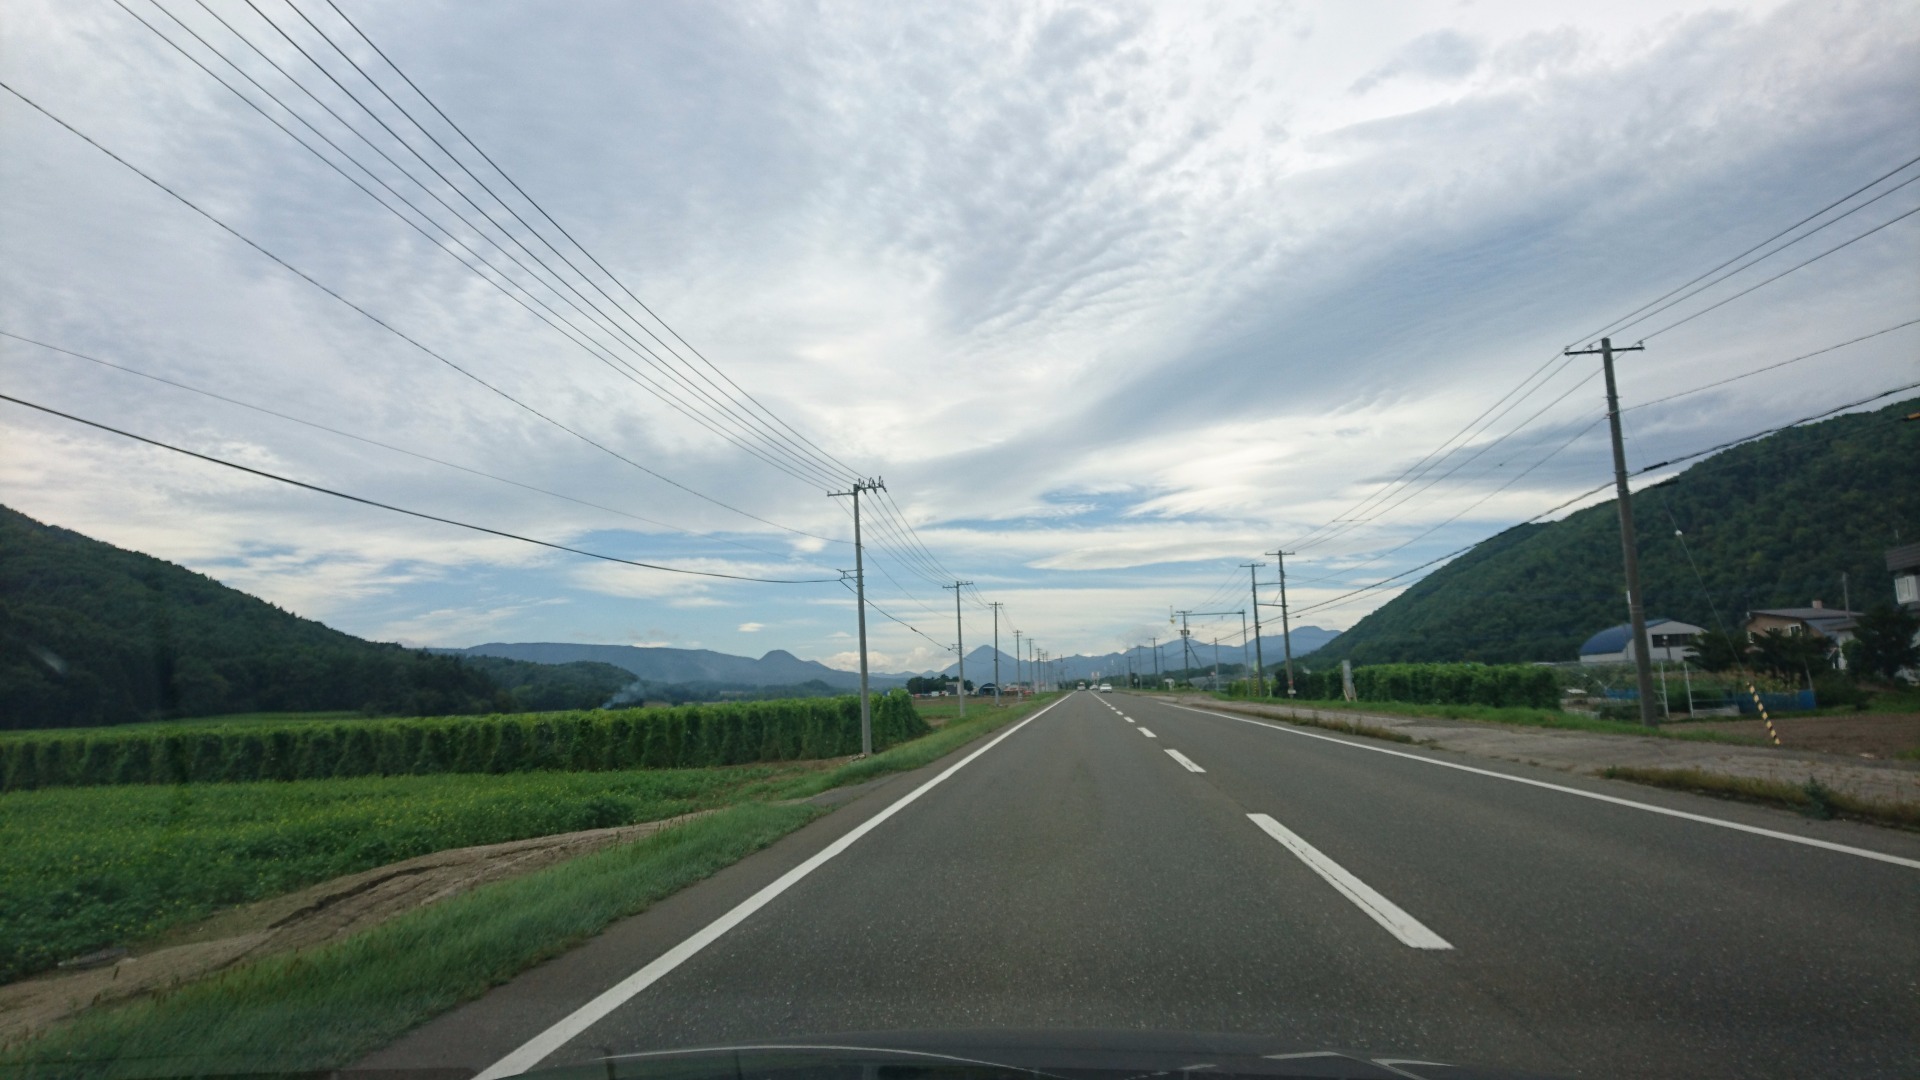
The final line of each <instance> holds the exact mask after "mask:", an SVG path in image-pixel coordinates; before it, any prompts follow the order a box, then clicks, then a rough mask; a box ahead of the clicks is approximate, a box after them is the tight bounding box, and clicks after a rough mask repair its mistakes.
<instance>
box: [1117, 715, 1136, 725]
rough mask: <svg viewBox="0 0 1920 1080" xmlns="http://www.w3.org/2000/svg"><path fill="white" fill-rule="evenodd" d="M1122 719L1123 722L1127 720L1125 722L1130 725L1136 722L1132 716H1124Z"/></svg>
mask: <svg viewBox="0 0 1920 1080" xmlns="http://www.w3.org/2000/svg"><path fill="white" fill-rule="evenodd" d="M1120 719H1122V720H1125V721H1126V722H1127V723H1129V724H1131V723H1133V722H1134V719H1133V717H1131V716H1123V717H1121V718H1120Z"/></svg>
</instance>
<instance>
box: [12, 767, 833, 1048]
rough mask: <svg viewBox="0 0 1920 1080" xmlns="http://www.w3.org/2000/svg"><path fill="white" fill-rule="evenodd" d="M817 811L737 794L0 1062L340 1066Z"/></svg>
mask: <svg viewBox="0 0 1920 1080" xmlns="http://www.w3.org/2000/svg"><path fill="white" fill-rule="evenodd" d="M389 782H390V781H389ZM819 813H820V810H819V809H818V808H817V807H812V806H804V805H803V806H775V805H767V804H764V803H754V804H748V805H744V806H736V807H733V808H731V809H728V810H725V811H722V812H721V813H718V814H713V815H711V816H708V817H704V818H701V819H699V820H697V821H691V822H688V823H686V824H684V825H680V826H677V827H675V828H672V829H667V830H664V831H662V832H660V833H658V834H656V835H654V836H650V837H648V838H646V839H644V840H641V841H640V842H638V843H634V844H626V845H621V846H618V847H613V848H609V849H607V850H604V851H599V852H595V853H594V854H591V855H586V856H583V857H581V858H578V859H571V860H569V861H567V862H564V863H561V864H560V865H558V866H553V867H549V868H547V869H546V870H542V871H540V872H538V873H535V874H531V875H528V876H527V877H524V878H519V879H515V880H511V881H503V882H499V883H496V884H493V885H489V886H485V887H482V888H479V889H475V890H474V891H472V892H469V893H466V894H464V895H461V896H456V897H453V898H451V899H448V900H445V901H442V902H441V903H438V904H434V905H432V906H430V907H426V908H421V909H419V910H417V911H413V912H409V913H408V914H406V915H403V916H401V917H399V918H397V919H395V920H393V921H392V922H389V923H386V924H383V925H381V926H376V927H374V928H372V929H371V930H368V931H366V932H364V933H360V934H355V935H353V936H352V937H349V938H346V939H344V940H341V941H336V942H333V943H331V944H328V945H324V946H321V947H319V948H315V949H309V950H304V951H301V952H298V953H290V954H282V955H279V956H272V957H268V958H267V959H265V960H262V961H260V962H258V963H252V964H245V965H241V966H239V967H236V968H234V969H231V970H229V971H226V972H222V973H221V974H219V975H216V976H214V977H212V978H209V979H205V980H202V981H200V982H195V983H190V984H188V985H186V986H183V987H180V988H179V989H177V990H172V991H169V992H167V993H164V994H159V995H155V996H153V997H149V998H144V999H141V1000H138V1001H135V1002H131V1003H129V1004H127V1005H124V1006H120V1007H117V1008H110V1009H99V1010H95V1011H92V1012H89V1013H86V1014H83V1015H82V1016H80V1017H79V1018H77V1019H76V1020H75V1021H74V1022H73V1023H71V1024H67V1025H64V1026H62V1027H60V1028H58V1029H56V1030H54V1031H52V1032H50V1033H49V1034H48V1035H47V1036H45V1037H44V1038H40V1039H36V1040H34V1041H32V1042H28V1043H25V1044H23V1045H19V1046H15V1047H11V1048H7V1049H5V1050H0V1071H4V1072H5V1073H6V1074H7V1075H31V1076H35V1077H44V1078H55V1077H74V1078H81V1077H85V1078H88V1080H93V1078H97V1077H120V1076H126V1077H150V1076H155V1075H168V1076H241V1075H247V1076H274V1077H290V1076H308V1075H319V1074H322V1073H327V1072H329V1071H330V1070H334V1069H341V1068H345V1067H347V1066H349V1065H351V1064H352V1063H353V1062H354V1061H356V1060H358V1059H359V1058H361V1057H363V1056H365V1055H366V1054H367V1053H368V1052H370V1051H372V1050H375V1049H377V1048H379V1047H381V1046H384V1045H387V1044H388V1043H391V1042H392V1041H393V1040H394V1039H396V1038H398V1037H399V1036H400V1035H402V1034H404V1033H405V1032H407V1031H408V1030H410V1029H412V1028H414V1027H416V1026H418V1025H419V1024H420V1023H422V1022H423V1021H425V1020H427V1019H429V1018H431V1017H433V1016H436V1015H438V1014H440V1013H442V1012H445V1011H446V1010H448V1009H450V1008H452V1007H453V1006H455V1005H457V1004H459V1003H460V1002H462V1001H466V1000H470V999H472V998H476V997H479V996H480V995H481V994H484V993H486V992H487V991H488V990H490V989H492V988H493V987H495V986H497V985H499V984H500V983H502V982H504V981H506V980H507V979H508V978H509V977H511V976H512V975H514V974H515V973H517V972H519V971H522V970H524V969H526V968H528V967H531V966H532V965H534V964H536V963H539V962H540V961H542V960H545V959H547V958H549V957H552V956H556V955H558V954H559V953H561V952H563V951H565V950H566V949H568V948H571V947H573V946H574V945H576V944H578V943H579V942H581V941H584V940H586V939H587V938H588V937H590V936H591V935H593V934H595V933H597V932H599V931H600V930H601V929H603V928H604V927H606V926H607V924H609V923H611V922H613V921H614V920H615V919H618V918H621V917H623V916H626V915H632V914H634V913H636V912H639V911H643V910H645V909H646V908H647V907H649V906H651V905H652V904H654V903H656V902H657V901H659V900H660V899H661V898H663V897H665V896H668V895H670V894H672V893H674V892H676V891H678V890H680V889H683V888H685V887H686V886H688V885H691V884H693V883H694V882H696V881H699V880H700V879H701V878H704V877H706V876H708V875H710V874H712V873H713V872H714V871H716V870H719V869H720V868H722V867H724V866H727V865H729V864H731V863H733V862H736V861H738V860H739V859H741V858H743V857H745V856H746V855H748V854H751V853H752V852H754V851H757V850H759V849H761V848H764V847H766V846H767V845H768V844H770V843H772V842H773V841H775V840H777V839H779V838H780V837H781V836H784V835H786V834H787V833H789V832H791V831H793V830H794V829H797V828H799V827H800V826H801V825H804V824H806V823H807V822H808V821H809V820H811V819H812V818H813V817H815V816H816V815H818V814H819Z"/></svg>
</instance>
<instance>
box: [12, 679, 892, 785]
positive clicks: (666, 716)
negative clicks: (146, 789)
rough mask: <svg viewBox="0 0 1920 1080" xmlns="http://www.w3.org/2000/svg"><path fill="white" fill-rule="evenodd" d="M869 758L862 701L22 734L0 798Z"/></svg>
mask: <svg viewBox="0 0 1920 1080" xmlns="http://www.w3.org/2000/svg"><path fill="white" fill-rule="evenodd" d="M927 730H928V728H927V724H926V721H924V720H922V719H921V718H920V715H919V713H917V712H916V711H915V710H914V708H913V702H912V699H911V698H909V697H908V696H907V695H906V694H905V693H903V692H900V691H894V692H893V693H890V694H887V695H884V696H881V697H878V698H875V699H874V702H873V742H874V748H875V749H876V750H878V749H883V748H885V747H887V746H890V745H892V744H894V743H897V742H901V741H904V740H906V739H911V738H914V737H916V736H919V735H923V734H925V733H926V732H927ZM859 749H860V702H859V699H858V698H855V697H842V698H804V699H797V700H787V701H754V702H738V703H726V704H718V705H689V706H682V707H679V708H672V709H622V710H606V711H599V710H595V711H578V712H558V713H519V714H507V715H496V716H477V717H431V718H409V719H390V720H345V721H291V722H290V721H279V722H271V721H268V722H261V723H257V724H254V723H234V724H221V725H208V726H207V727H205V728H203V729H199V730H194V729H192V728H183V727H180V726H170V727H169V728H168V729H166V730H141V729H140V728H138V727H126V728H114V729H106V730H98V731H94V732H92V733H88V732H85V731H62V732H46V733H26V734H22V735H19V736H13V737H9V738H7V739H4V740H0V791H25V790H31V789H36V788H50V787H81V786H94V785H103V784H175V783H188V782H222V781H225V782H241V781H249V780H314V779H322V778H327V777H345V776H401V775H420V774H430V773H513V772H526V771H532V770H567V771H580V772H591V771H605V770H614V769H674V768H704V767H710V766H716V765H743V764H747V763H750V762H758V761H797V760H804V759H815V758H831V757H840V756H843V755H846V754H853V753H857V752H858V751H859Z"/></svg>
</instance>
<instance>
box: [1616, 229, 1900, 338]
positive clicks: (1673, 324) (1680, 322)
mask: <svg viewBox="0 0 1920 1080" xmlns="http://www.w3.org/2000/svg"><path fill="white" fill-rule="evenodd" d="M1915 214H1920V206H1916V207H1914V208H1913V209H1911V210H1908V211H1907V212H1906V213H1904V214H1900V215H1898V216H1897V217H1894V218H1891V219H1889V220H1887V221H1883V222H1881V223H1880V224H1878V225H1875V226H1874V227H1873V228H1871V229H1868V230H1867V231H1866V232H1863V233H1861V234H1860V235H1858V236H1855V237H1853V238H1852V239H1850V240H1843V241H1841V242H1840V243H1838V244H1835V245H1834V246H1832V247H1830V248H1828V249H1827V250H1825V251H1823V252H1821V253H1820V254H1818V255H1815V256H1814V257H1813V258H1811V259H1807V260H1805V261H1803V262H1798V263H1795V264H1794V265H1792V266H1789V267H1787V268H1786V269H1785V270H1782V271H1780V272H1779V273H1777V274H1775V275H1773V276H1772V277H1770V278H1768V279H1766V280H1765V281H1761V282H1756V283H1755V284H1752V285H1749V286H1747V287H1746V288H1744V289H1741V290H1740V291H1739V292H1737V293H1734V294H1733V295H1732V296H1729V297H1727V298H1726V299H1724V300H1719V301H1716V302H1714V303H1712V304H1708V305H1707V306H1706V307H1703V308H1701V309H1700V310H1699V311H1696V312H1694V313H1693V314H1691V315H1688V316H1686V317H1685V318H1682V319H1676V320H1674V321H1673V322H1670V323H1668V324H1667V325H1665V326H1663V327H1661V328H1660V329H1658V330H1655V331H1654V332H1653V333H1651V334H1648V335H1646V336H1645V337H1643V338H1641V339H1640V340H1641V341H1652V340H1653V339H1654V338H1657V337H1659V336H1660V335H1661V334H1664V333H1666V332H1667V331H1669V330H1672V329H1673V328H1674V327H1676V326H1684V325H1686V324H1687V323H1690V322H1692V321H1693V320H1695V319H1697V318H1699V317H1700V316H1702V315H1705V314H1706V313H1707V312H1709V311H1713V310H1714V309H1716V308H1719V307H1723V306H1725V305H1727V304H1731V303H1733V302H1734V301H1735V300H1738V299H1740V298H1741V297H1743V296H1745V295H1747V294H1748V293H1750V292H1752V291H1754V290H1755V289H1760V288H1764V287H1766V286H1768V285H1771V284H1773V283H1774V282H1776V281H1779V280H1780V279H1781V278H1783V277H1786V276H1787V275H1788V274H1791V273H1793V272H1794V271H1795V270H1799V269H1801V268H1802V267H1807V266H1811V265H1813V264H1814V263H1817V262H1819V261H1820V260H1821V259H1824V258H1826V257H1827V256H1829V255H1831V254H1833V253H1834V252H1836V251H1840V250H1842V249H1843V248H1847V247H1851V246H1852V245H1854V244H1856V243H1858V242H1860V241H1862V240H1865V239H1866V238H1867V237H1869V236H1872V235H1873V234H1874V233H1877V232H1879V231H1880V230H1881V229H1884V228H1886V227H1887V226H1889V225H1892V224H1895V223H1896V222H1900V221H1905V220H1906V219H1907V218H1910V217H1912V216H1913V215H1915Z"/></svg>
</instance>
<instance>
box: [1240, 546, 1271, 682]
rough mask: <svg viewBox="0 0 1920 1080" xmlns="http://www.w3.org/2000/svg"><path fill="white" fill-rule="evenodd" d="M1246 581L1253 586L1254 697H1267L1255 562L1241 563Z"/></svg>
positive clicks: (1257, 571) (1257, 569)
mask: <svg viewBox="0 0 1920 1080" xmlns="http://www.w3.org/2000/svg"><path fill="white" fill-rule="evenodd" d="M1241 565H1242V566H1245V567H1246V568H1247V581H1248V582H1249V583H1250V584H1252V586H1253V678H1254V683H1253V686H1254V696H1255V697H1266V696H1267V659H1266V657H1265V656H1263V655H1262V654H1261V652H1260V567H1261V566H1262V565H1263V564H1261V563H1257V562H1250V563H1242V564H1241Z"/></svg>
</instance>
